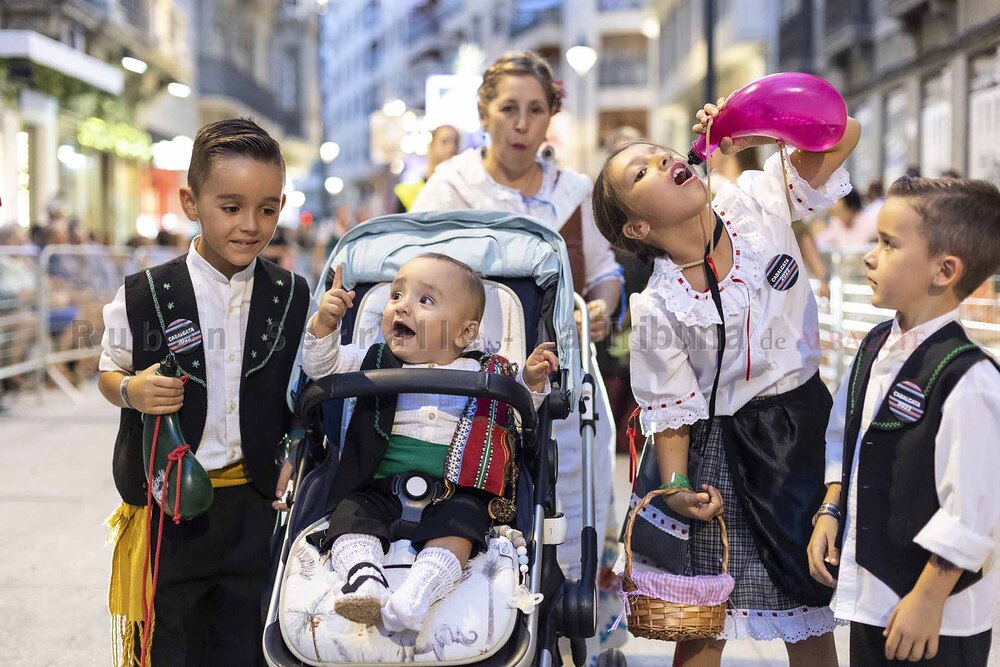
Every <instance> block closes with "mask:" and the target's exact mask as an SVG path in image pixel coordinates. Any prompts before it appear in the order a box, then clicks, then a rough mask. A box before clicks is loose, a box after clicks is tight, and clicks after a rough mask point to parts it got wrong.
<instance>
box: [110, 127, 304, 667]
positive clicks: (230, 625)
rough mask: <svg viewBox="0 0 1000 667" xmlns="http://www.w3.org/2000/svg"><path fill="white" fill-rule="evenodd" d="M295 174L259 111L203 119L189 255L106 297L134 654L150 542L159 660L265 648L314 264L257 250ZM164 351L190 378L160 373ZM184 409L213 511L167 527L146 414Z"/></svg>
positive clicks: (120, 612)
mask: <svg viewBox="0 0 1000 667" xmlns="http://www.w3.org/2000/svg"><path fill="white" fill-rule="evenodd" d="M284 180H285V164H284V160H283V158H282V156H281V151H280V148H279V147H278V144H277V142H276V141H274V139H272V138H271V137H270V136H269V135H268V134H267V133H266V132H265V131H264V130H263V129H261V128H260V127H259V126H257V125H256V124H255V123H254V122H253V121H251V120H249V119H230V120H223V121H219V122H216V123H212V124H210V125H206V126H205V127H203V128H202V129H201V130H200V131H199V132H198V135H197V137H196V138H195V141H194V146H193V151H192V155H191V165H190V168H189V170H188V186H187V187H184V188H181V190H180V200H181V205H182V207H183V209H184V212H185V214H186V215H187V217H188V218H189V219H190V220H193V221H198V222H200V224H201V234H200V235H199V236H197V237H195V238H194V239H193V240H192V242H191V247H190V249H189V251H188V253H187V254H186V255H182V256H181V257H178V258H177V259H175V260H172V261H169V262H166V263H164V264H161V265H159V266H155V267H153V268H151V269H148V270H146V271H143V272H140V273H136V274H133V275H130V276H128V277H126V279H125V285H124V287H122V288H121V289H119V290H118V293H117V295H116V296H115V299H114V300H113V301H112V302H111V303H109V304H108V305H107V306H105V308H104V320H105V325H106V331H105V334H104V338H103V341H102V345H103V351H102V355H101V361H100V370H101V376H100V388H101V393H102V394H103V395H104V397H105V398H107V400H108V401H110V402H111V403H113V404H114V405H116V406H118V407H120V408H122V411H121V425H120V427H119V431H118V439H117V442H116V443H115V450H114V460H113V469H114V479H115V485H116V486H117V487H118V492H119V493H120V494H121V497H122V500H123V501H124V502H123V504H122V506H121V507H120V508H119V510H118V512H116V514H115V516H114V517H112V527H113V530H114V531H115V532H117V534H118V538H117V543H116V548H115V564H114V566H113V568H112V592H111V602H112V607H113V608H112V614H113V615H114V616H115V621H116V622H117V623H118V632H120V633H121V636H120V637H116V639H118V640H120V641H122V643H123V644H124V646H123V647H122V651H123V653H124V654H125V655H126V656H128V655H129V654H130V653H131V652H132V650H133V645H134V644H138V643H140V642H138V640H137V637H138V635H137V634H136V633H137V631H138V626H139V625H140V622H141V621H142V620H143V615H142V609H143V606H144V604H143V600H142V591H143V590H145V586H144V585H143V579H144V578H146V576H144V575H147V572H146V571H144V570H143V567H142V565H143V562H144V558H143V556H144V554H145V553H155V552H156V549H157V546H159V549H160V554H159V571H158V576H157V578H156V582H155V583H156V596H155V603H154V604H155V609H154V618H155V632H154V633H153V641H152V648H151V651H152V652H151V656H152V661H151V664H153V665H155V666H156V667H163V666H167V665H190V666H192V667H202V666H204V665H222V664H229V665H254V664H257V665H263V664H264V659H263V653H262V649H261V633H262V630H263V627H262V609H261V601H262V594H263V592H264V588H265V585H266V583H267V578H268V573H269V569H270V564H271V553H270V536H271V533H272V530H273V526H274V521H275V511H274V507H273V503H274V502H275V498H276V496H281V495H283V494H284V491H285V489H284V486H285V484H286V483H287V481H286V480H285V479H284V476H282V481H280V482H279V476H278V468H279V466H278V463H277V462H276V461H279V460H280V458H279V456H280V453H281V452H280V451H279V444H280V443H281V442H282V439H283V437H284V435H285V432H286V429H287V426H288V421H289V417H290V411H289V409H288V406H287V403H286V399H285V391H284V390H285V387H286V386H287V384H288V379H289V376H290V373H291V371H292V366H293V363H294V361H295V356H296V352H297V349H298V346H299V341H300V339H301V335H302V330H303V327H304V325H305V320H306V314H307V310H308V305H309V290H308V287H307V285H306V282H305V280H304V279H302V278H301V277H299V276H296V275H295V274H293V273H290V272H288V271H286V270H284V269H282V268H279V267H278V266H277V265H276V264H273V263H272V262H269V261H267V260H265V259H263V258H261V257H258V255H259V254H260V252H261V251H262V250H263V249H264V248H265V246H267V244H268V242H269V241H270V240H271V237H272V235H273V234H274V230H275V228H276V226H277V224H278V214H279V213H280V211H281V209H282V207H283V206H284V204H285V196H284V194H282V191H283V189H284ZM167 356H170V357H173V359H174V360H175V361H176V365H177V366H178V367H179V369H180V371H181V372H182V373H183V374H184V375H186V376H187V378H188V381H187V382H186V385H185V384H182V381H181V380H180V379H178V378H172V377H163V376H160V375H157V374H156V373H155V371H156V369H157V368H158V366H159V362H161V361H163V359H164V358H165V357H167ZM178 410H180V423H181V429H182V431H183V433H184V436H185V437H186V439H187V441H188V444H189V445H190V446H191V451H192V452H193V454H194V456H195V457H196V458H197V461H198V462H199V463H200V464H201V465H202V466H203V467H204V469H205V470H207V471H208V474H209V477H210V478H211V481H212V486H213V487H214V494H213V495H214V498H213V500H212V504H211V506H210V507H209V509H208V511H207V512H206V513H204V514H202V515H201V516H198V517H196V518H192V519H191V520H188V521H181V522H179V523H178V524H177V525H175V523H174V522H173V521H170V520H164V521H163V526H162V528H161V527H160V526H159V525H158V524H159V512H152V518H151V519H150V522H149V525H147V522H146V521H145V520H144V509H145V508H144V507H143V506H144V505H146V498H147V489H146V486H147V485H146V472H145V470H144V467H143V452H142V434H143V420H144V419H149V418H151V417H149V415H164V414H170V413H173V412H177V411H178ZM159 530H162V539H161V540H160V539H158V531H159ZM147 537H149V540H150V545H149V547H148V548H149V552H147V551H146V550H145V546H144V543H145V540H146V539H147ZM158 541H159V544H157V542H158ZM129 554H131V557H130V556H129ZM150 560H151V561H152V559H150ZM150 566H152V562H151V563H150ZM150 569H152V568H150ZM125 570H128V571H127V572H126V571H125ZM150 583H152V582H150ZM148 620H149V621H152V619H148ZM134 650H135V653H136V654H137V655H138V653H139V651H140V649H139V647H137V646H136V647H135V649H134ZM126 662H127V664H132V662H131V661H130V660H128V659H127V658H126ZM123 664H124V663H123Z"/></svg>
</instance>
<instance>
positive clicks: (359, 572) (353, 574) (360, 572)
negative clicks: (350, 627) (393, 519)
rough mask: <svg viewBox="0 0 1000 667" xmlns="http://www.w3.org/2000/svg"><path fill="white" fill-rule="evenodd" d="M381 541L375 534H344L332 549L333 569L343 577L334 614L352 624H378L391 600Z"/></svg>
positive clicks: (334, 543)
mask: <svg viewBox="0 0 1000 667" xmlns="http://www.w3.org/2000/svg"><path fill="white" fill-rule="evenodd" d="M382 556H383V552H382V542H381V541H380V540H379V539H378V538H377V537H375V536H373V535H362V534H360V533H351V534H347V535H341V536H340V537H338V538H337V539H336V540H334V542H333V544H332V545H331V547H330V560H331V562H332V564H333V569H334V570H335V571H336V572H337V574H339V575H340V576H341V578H343V580H344V585H343V587H342V588H341V590H340V593H341V595H340V596H338V597H337V599H336V600H335V601H334V603H333V608H334V611H336V612H337V613H338V614H339V615H340V616H343V617H344V618H346V619H347V620H349V621H354V622H355V623H364V624H365V625H375V624H376V623H377V622H378V620H379V618H380V616H381V612H382V605H384V604H385V602H386V600H388V599H389V582H388V581H386V578H385V573H383V572H382V566H381V562H382Z"/></svg>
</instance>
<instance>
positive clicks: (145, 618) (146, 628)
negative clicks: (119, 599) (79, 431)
mask: <svg viewBox="0 0 1000 667" xmlns="http://www.w3.org/2000/svg"><path fill="white" fill-rule="evenodd" d="M180 380H181V384H182V386H183V385H187V382H188V376H187V375H182V376H181V378H180ZM162 418H163V417H162V415H157V416H156V423H155V424H154V426H153V442H152V443H151V445H150V452H149V471H148V473H147V475H146V479H147V480H150V481H149V482H147V484H146V526H148V527H149V529H150V530H151V529H152V527H153V526H152V523H151V520H152V518H153V483H152V479H153V468H154V466H155V462H156V443H157V441H158V440H159V437H160V420H161V419H162ZM190 451H191V445H188V444H181V445H177V446H176V447H175V448H174V449H173V451H172V452H170V453H169V454H167V468H166V470H164V472H163V486H162V487H161V495H160V503H159V505H160V522H159V526H158V529H157V535H156V553H155V554H154V556H153V577H152V588H153V590H152V591H151V592H150V593H149V601H148V602H147V601H146V576H145V572H146V570H147V569H148V568H149V547H150V542H151V540H150V539H149V536H147V539H146V553H145V555H144V556H143V562H142V571H143V577H142V599H143V603H144V604H143V614H142V649H141V652H140V654H139V665H140V667H147V665H148V664H149V663H148V662H147V660H151V659H152V657H151V656H150V654H149V649H150V640H151V639H152V630H153V624H152V622H151V621H152V618H153V601H154V600H155V599H156V580H157V578H158V577H159V575H160V547H162V546H163V518H164V515H165V511H164V507H163V501H164V500H166V493H167V488H168V486H167V485H168V484H169V480H170V472H171V470H173V471H174V476H175V478H176V480H177V481H176V485H175V487H174V489H175V491H174V511H173V515H174V516H173V519H174V524H180V522H181V463H182V461H183V459H184V457H185V456H186V455H187V454H188V453H189V452H190ZM174 464H176V465H174Z"/></svg>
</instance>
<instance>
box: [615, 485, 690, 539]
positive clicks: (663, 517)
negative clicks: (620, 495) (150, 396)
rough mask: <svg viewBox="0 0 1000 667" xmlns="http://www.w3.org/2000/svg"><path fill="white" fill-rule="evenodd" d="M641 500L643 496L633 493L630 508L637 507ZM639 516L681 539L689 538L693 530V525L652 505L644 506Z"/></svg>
mask: <svg viewBox="0 0 1000 667" xmlns="http://www.w3.org/2000/svg"><path fill="white" fill-rule="evenodd" d="M640 500H642V498H640V497H639V496H637V495H636V494H634V493H633V494H632V498H631V499H630V500H629V504H628V507H629V509H632V508H633V507H635V506H636V505H637V504H638V503H639V501H640ZM639 516H640V517H641V518H643V519H645V520H646V521H648V522H649V523H650V524H651V525H652V526H653V527H654V528H659V529H660V530H662V531H663V532H664V533H666V534H667V535H671V536H673V537H676V538H677V539H679V540H686V539H688V535H689V534H690V532H691V526H689V525H688V524H686V523H684V522H683V521H678V520H677V519H675V518H674V517H672V516H670V515H668V514H664V513H663V512H661V511H660V510H658V509H656V508H655V507H653V506H652V505H646V506H645V507H644V508H642V510H640V511H639Z"/></svg>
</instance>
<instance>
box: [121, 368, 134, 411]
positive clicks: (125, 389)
mask: <svg viewBox="0 0 1000 667" xmlns="http://www.w3.org/2000/svg"><path fill="white" fill-rule="evenodd" d="M134 377H135V376H134V375H126V376H125V377H123V378H122V383H121V384H120V385H118V393H119V394H121V397H122V403H124V404H125V407H127V408H129V409H130V410H135V406H134V405H132V401H130V400H129V398H128V383H129V382H130V381H131V380H132V378H134Z"/></svg>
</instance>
